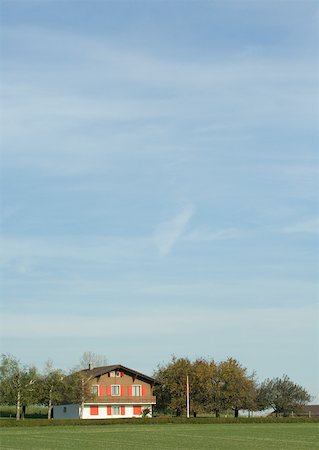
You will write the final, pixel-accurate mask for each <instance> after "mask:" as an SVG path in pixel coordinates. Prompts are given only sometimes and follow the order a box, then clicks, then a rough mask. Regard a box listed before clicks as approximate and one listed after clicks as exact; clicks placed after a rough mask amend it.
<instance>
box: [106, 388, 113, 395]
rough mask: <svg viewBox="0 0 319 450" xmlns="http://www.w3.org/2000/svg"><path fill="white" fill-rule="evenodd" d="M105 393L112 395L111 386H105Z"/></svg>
mask: <svg viewBox="0 0 319 450" xmlns="http://www.w3.org/2000/svg"><path fill="white" fill-rule="evenodd" d="M106 395H112V388H111V386H106Z"/></svg>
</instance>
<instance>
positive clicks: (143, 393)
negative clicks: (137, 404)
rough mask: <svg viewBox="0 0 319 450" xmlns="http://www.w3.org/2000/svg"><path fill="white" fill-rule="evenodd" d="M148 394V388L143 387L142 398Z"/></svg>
mask: <svg viewBox="0 0 319 450" xmlns="http://www.w3.org/2000/svg"><path fill="white" fill-rule="evenodd" d="M145 394H146V387H145V386H142V397H145Z"/></svg>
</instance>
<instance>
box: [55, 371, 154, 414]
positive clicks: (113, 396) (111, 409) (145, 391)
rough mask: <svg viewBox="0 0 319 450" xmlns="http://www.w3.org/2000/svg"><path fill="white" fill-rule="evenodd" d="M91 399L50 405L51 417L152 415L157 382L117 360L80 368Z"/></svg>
mask: <svg viewBox="0 0 319 450" xmlns="http://www.w3.org/2000/svg"><path fill="white" fill-rule="evenodd" d="M80 373H81V374H83V375H84V380H85V390H86V392H89V393H90V395H89V397H90V401H85V402H84V403H83V404H70V405H58V406H54V407H53V418H54V419H110V418H128V417H141V415H142V414H143V411H144V414H146V415H147V416H149V417H151V416H152V408H153V406H154V405H155V404H156V397H155V396H154V395H153V388H154V386H155V385H156V384H158V382H157V381H156V380H155V379H154V378H152V377H149V376H147V375H144V374H142V373H140V372H137V371H136V370H133V369H129V368H128V367H125V366H122V365H120V364H115V365H111V366H103V367H95V368H89V369H84V370H82V371H80Z"/></svg>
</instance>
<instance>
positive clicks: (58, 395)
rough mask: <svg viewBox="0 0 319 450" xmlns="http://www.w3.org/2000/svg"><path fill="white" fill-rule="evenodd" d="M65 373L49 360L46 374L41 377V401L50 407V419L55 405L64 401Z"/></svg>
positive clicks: (45, 370)
mask: <svg viewBox="0 0 319 450" xmlns="http://www.w3.org/2000/svg"><path fill="white" fill-rule="evenodd" d="M64 378H65V374H64V373H63V371H62V370H60V369H54V368H53V364H52V361H51V360H48V361H47V363H46V365H45V369H44V374H43V375H42V376H41V378H40V389H39V403H41V404H43V405H45V406H47V407H48V419H50V418H51V417H52V407H53V405H56V404H59V403H61V402H62V401H63V396H64Z"/></svg>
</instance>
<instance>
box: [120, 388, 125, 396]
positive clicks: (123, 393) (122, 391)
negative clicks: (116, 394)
mask: <svg viewBox="0 0 319 450" xmlns="http://www.w3.org/2000/svg"><path fill="white" fill-rule="evenodd" d="M120 394H121V396H122V397H123V396H124V395H125V386H120Z"/></svg>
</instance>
